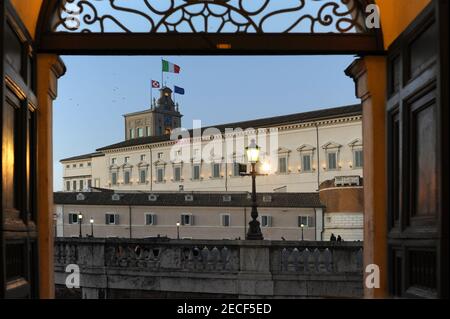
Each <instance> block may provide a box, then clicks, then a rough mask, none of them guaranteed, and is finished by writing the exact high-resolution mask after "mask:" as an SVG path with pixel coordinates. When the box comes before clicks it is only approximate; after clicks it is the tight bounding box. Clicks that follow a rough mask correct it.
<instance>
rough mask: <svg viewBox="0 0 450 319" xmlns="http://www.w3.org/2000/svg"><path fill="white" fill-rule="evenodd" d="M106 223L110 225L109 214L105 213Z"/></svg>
mask: <svg viewBox="0 0 450 319" xmlns="http://www.w3.org/2000/svg"><path fill="white" fill-rule="evenodd" d="M105 224H106V225H109V214H105Z"/></svg>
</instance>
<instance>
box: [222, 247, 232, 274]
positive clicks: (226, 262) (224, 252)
mask: <svg viewBox="0 0 450 319" xmlns="http://www.w3.org/2000/svg"><path fill="white" fill-rule="evenodd" d="M221 259H222V269H223V270H225V269H227V266H228V265H229V261H230V252H229V251H228V248H227V247H223V248H222V251H221Z"/></svg>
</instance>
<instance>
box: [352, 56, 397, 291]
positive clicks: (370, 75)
mask: <svg viewBox="0 0 450 319" xmlns="http://www.w3.org/2000/svg"><path fill="white" fill-rule="evenodd" d="M346 74H347V75H348V76H350V77H352V78H353V79H354V81H355V84H356V96H357V97H358V98H360V99H361V103H362V107H363V124H362V125H363V140H364V268H365V267H366V266H367V265H370V264H376V265H378V267H379V269H380V287H379V288H374V289H368V288H367V287H366V285H364V287H365V290H364V296H365V297H366V298H383V297H386V296H387V290H388V284H387V274H388V269H387V218H388V217H387V207H386V198H387V182H386V123H385V114H386V111H385V105H386V58H385V57H375V56H369V57H365V58H364V59H358V60H356V61H354V62H353V63H352V65H350V66H349V67H348V69H347V70H346ZM366 275H367V274H365V276H366Z"/></svg>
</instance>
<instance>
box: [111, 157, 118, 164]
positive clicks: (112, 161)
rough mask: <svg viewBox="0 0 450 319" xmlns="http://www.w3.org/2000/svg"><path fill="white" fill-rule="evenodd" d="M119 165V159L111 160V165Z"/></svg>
mask: <svg viewBox="0 0 450 319" xmlns="http://www.w3.org/2000/svg"><path fill="white" fill-rule="evenodd" d="M116 163H117V159H116V158H115V157H113V158H111V165H114V164H116Z"/></svg>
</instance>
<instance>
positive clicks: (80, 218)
mask: <svg viewBox="0 0 450 319" xmlns="http://www.w3.org/2000/svg"><path fill="white" fill-rule="evenodd" d="M82 221H83V214H81V213H78V225H80V236H79V237H80V238H81V237H83V234H82V233H81V223H82Z"/></svg>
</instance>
